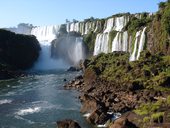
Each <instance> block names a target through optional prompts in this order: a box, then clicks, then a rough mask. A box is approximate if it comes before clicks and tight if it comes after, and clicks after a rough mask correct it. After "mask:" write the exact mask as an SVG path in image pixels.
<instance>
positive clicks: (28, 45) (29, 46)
mask: <svg viewBox="0 0 170 128" xmlns="http://www.w3.org/2000/svg"><path fill="white" fill-rule="evenodd" d="M39 51H40V45H39V42H38V41H37V40H36V38H35V37H34V36H27V35H20V34H15V33H13V32H9V31H6V30H2V29H1V30H0V63H3V64H5V65H10V66H11V67H15V68H16V69H26V68H29V67H31V66H32V65H33V63H34V62H35V60H36V59H37V58H38V55H39Z"/></svg>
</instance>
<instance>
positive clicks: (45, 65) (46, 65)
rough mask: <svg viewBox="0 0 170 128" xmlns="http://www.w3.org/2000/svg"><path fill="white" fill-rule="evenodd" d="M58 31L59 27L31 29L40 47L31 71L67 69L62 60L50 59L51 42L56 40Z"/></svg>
mask: <svg viewBox="0 0 170 128" xmlns="http://www.w3.org/2000/svg"><path fill="white" fill-rule="evenodd" d="M59 29H60V26H44V27H36V28H34V29H32V31H31V34H32V35H35V36H36V37H37V39H38V41H39V42H40V45H41V52H40V57H39V59H38V61H37V62H36V63H35V66H34V67H33V69H35V70H50V69H57V68H65V67H67V65H66V64H64V62H63V61H62V60H55V59H52V58H51V41H52V40H54V39H55V38H56V35H57V34H58V31H59Z"/></svg>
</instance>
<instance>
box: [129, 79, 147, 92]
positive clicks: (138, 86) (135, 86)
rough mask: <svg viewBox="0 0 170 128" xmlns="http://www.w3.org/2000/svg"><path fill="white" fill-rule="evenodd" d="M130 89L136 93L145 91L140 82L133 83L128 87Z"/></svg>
mask: <svg viewBox="0 0 170 128" xmlns="http://www.w3.org/2000/svg"><path fill="white" fill-rule="evenodd" d="M128 89H129V90H131V91H136V90H142V89H144V87H143V84H142V83H141V82H140V81H133V82H132V84H130V85H129V86H128Z"/></svg>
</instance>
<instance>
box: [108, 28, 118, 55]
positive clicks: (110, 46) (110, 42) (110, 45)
mask: <svg viewBox="0 0 170 128" xmlns="http://www.w3.org/2000/svg"><path fill="white" fill-rule="evenodd" d="M116 34H117V32H116V31H114V30H113V31H111V32H110V33H109V52H111V50H112V41H113V39H114V38H115V36H116Z"/></svg>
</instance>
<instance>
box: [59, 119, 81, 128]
mask: <svg viewBox="0 0 170 128" xmlns="http://www.w3.org/2000/svg"><path fill="white" fill-rule="evenodd" d="M57 128H81V127H80V125H79V124H78V123H77V122H76V121H73V120H70V119H65V120H62V121H57Z"/></svg>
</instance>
